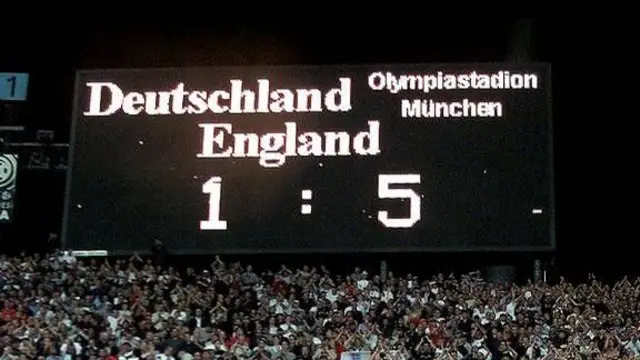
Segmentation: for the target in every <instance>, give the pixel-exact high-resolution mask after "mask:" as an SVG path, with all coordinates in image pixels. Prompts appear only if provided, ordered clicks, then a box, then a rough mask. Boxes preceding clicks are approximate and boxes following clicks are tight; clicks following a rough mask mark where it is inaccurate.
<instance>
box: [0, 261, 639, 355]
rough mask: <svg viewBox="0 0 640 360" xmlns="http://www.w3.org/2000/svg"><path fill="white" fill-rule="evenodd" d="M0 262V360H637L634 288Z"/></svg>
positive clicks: (466, 277)
mask: <svg viewBox="0 0 640 360" xmlns="http://www.w3.org/2000/svg"><path fill="white" fill-rule="evenodd" d="M385 275H386V276H384V278H383V277H381V276H379V275H374V274H369V273H367V272H366V271H363V270H361V269H358V268H356V269H354V270H353V272H352V273H349V274H333V273H331V272H330V271H329V270H328V269H327V268H325V267H319V268H312V267H302V268H300V269H289V268H288V267H287V266H286V265H282V266H280V267H279V268H277V269H273V270H272V271H265V272H260V273H256V272H254V270H253V269H252V267H251V266H250V265H245V264H240V263H225V262H224V261H223V260H222V259H220V258H219V257H216V258H215V260H214V261H213V263H212V264H211V265H210V267H208V268H206V269H193V268H190V269H186V271H184V272H182V273H181V272H179V271H178V270H176V269H174V268H172V267H168V266H167V267H160V266H155V265H154V264H152V263H151V261H150V260H146V259H143V258H141V257H139V256H137V255H134V256H133V257H132V258H131V259H129V260H117V261H116V260H108V259H107V258H103V259H84V260H83V259H78V258H75V257H73V256H70V255H64V256H63V255H55V256H47V257H38V256H32V257H29V256H22V257H11V258H8V257H3V258H1V259H0V287H1V289H2V292H1V293H0V308H1V313H0V318H1V319H0V342H1V344H0V345H1V349H2V356H1V357H0V359H1V360H13V359H25V360H26V359H29V360H32V359H45V360H54V359H56V360H57V359H63V360H67V359H69V360H74V359H109V360H113V359H116V360H120V359H130V360H133V359H159V360H174V359H175V360H179V359H181V360H191V359H194V360H200V359H255V360H267V359H274V360H275V359H281V360H295V359H303V360H310V359H314V360H321V359H324V360H334V359H340V358H341V357H342V358H346V359H357V358H360V359H367V358H369V359H446V360H460V359H472V360H479V359H485V360H488V359H491V360H505V359H511V360H515V359H546V360H561V359H576V360H578V359H580V360H586V359H616V360H624V359H640V356H639V354H640V340H639V329H638V326H639V325H640V321H639V320H640V318H639V315H640V314H639V312H638V294H639V291H640V281H639V280H635V281H630V280H628V279H626V278H625V279H623V280H621V281H619V282H617V283H616V284H615V285H614V284H611V285H607V284H603V283H602V282H600V281H598V279H596V278H594V277H590V279H589V281H588V282H586V283H582V284H571V283H569V282H566V281H564V280H561V281H560V282H559V283H558V284H553V285H551V284H546V283H543V282H536V283H531V282H529V283H526V284H519V285H515V284H502V285H500V284H497V285H496V284H490V283H487V282H485V281H483V279H482V277H481V276H480V274H479V273H470V274H463V275H460V276H455V275H453V274H451V275H449V274H438V275H435V276H433V277H430V278H418V277H416V276H413V275H411V274H402V275H401V274H393V273H391V272H389V273H388V274H385Z"/></svg>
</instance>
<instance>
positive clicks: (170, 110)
mask: <svg viewBox="0 0 640 360" xmlns="http://www.w3.org/2000/svg"><path fill="white" fill-rule="evenodd" d="M338 80H339V82H340V87H338V88H333V89H329V90H328V91H327V92H325V93H324V94H323V93H322V92H321V91H320V90H319V89H272V88H271V84H270V82H269V80H267V79H259V80H258V81H257V83H258V86H257V90H256V91H253V90H249V89H246V88H244V86H243V82H242V80H235V79H234V80H229V87H228V88H227V89H217V90H212V91H207V90H200V89H198V90H185V85H184V83H179V84H177V86H176V87H175V88H173V89H172V90H167V91H131V92H125V91H124V90H123V89H122V88H120V86H118V85H117V84H115V83H112V82H88V83H86V86H87V87H88V88H89V109H87V110H86V111H85V112H84V116H109V115H114V114H116V113H119V112H122V113H124V114H126V115H140V114H145V115H185V114H190V115H198V114H204V113H206V112H212V113H214V114H224V113H229V114H252V113H298V112H322V111H330V112H345V111H349V110H351V79H350V78H339V79H338Z"/></svg>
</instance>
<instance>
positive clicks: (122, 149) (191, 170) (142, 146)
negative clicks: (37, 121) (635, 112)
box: [63, 63, 554, 254]
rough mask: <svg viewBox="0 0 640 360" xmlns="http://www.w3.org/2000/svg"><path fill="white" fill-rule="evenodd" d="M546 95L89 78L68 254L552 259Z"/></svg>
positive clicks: (474, 78) (78, 127)
mask: <svg viewBox="0 0 640 360" xmlns="http://www.w3.org/2000/svg"><path fill="white" fill-rule="evenodd" d="M550 89H551V84H550V68H549V66H548V65H546V64H538V63H533V64H447V65H437V64H422V65H421V64H418V65H362V66H292V67H224V68H180V69H148V70H105V71H81V72H78V74H77V79H76V89H75V91H76V93H75V106H74V115H73V130H72V132H73V134H72V144H71V146H72V150H71V157H70V167H71V171H70V176H69V179H68V186H67V201H66V211H65V227H64V230H63V242H65V243H66V246H68V247H70V248H72V249H75V250H107V251H111V252H120V253H127V252H133V251H142V250H146V249H148V247H149V244H150V242H151V241H152V240H153V239H156V238H159V239H162V240H163V241H164V242H165V244H166V245H167V246H168V247H169V249H170V250H171V251H172V252H175V253H189V254H200V253H214V252H216V253H218V252H227V253H231V252H306V251H317V252H330V251H344V252H351V251H357V252H361V251H363V252H366V251H427V250H428V251H459V250H519V249H522V250H548V249H552V248H553V247H554V240H553V238H554V236H553V211H554V210H553V196H552V195H553V192H552V188H553V187H552V182H553V174H552V166H551V159H552V153H551V150H552V149H551V120H550V119H551V103H550Z"/></svg>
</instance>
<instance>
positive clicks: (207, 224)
mask: <svg viewBox="0 0 640 360" xmlns="http://www.w3.org/2000/svg"><path fill="white" fill-rule="evenodd" d="M202 192H203V193H204V194H208V195H209V218H208V219H207V220H203V221H200V230H227V222H226V221H225V220H220V202H221V200H222V178H221V177H219V176H214V177H212V178H211V179H209V180H207V182H206V183H204V184H202Z"/></svg>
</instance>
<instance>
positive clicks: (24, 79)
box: [0, 73, 29, 101]
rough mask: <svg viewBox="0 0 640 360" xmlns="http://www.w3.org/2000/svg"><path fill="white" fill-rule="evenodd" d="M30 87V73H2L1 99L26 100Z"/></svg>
mask: <svg viewBox="0 0 640 360" xmlns="http://www.w3.org/2000/svg"><path fill="white" fill-rule="evenodd" d="M28 87H29V74H26V73H0V100H3V101H25V100H27V88H28Z"/></svg>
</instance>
